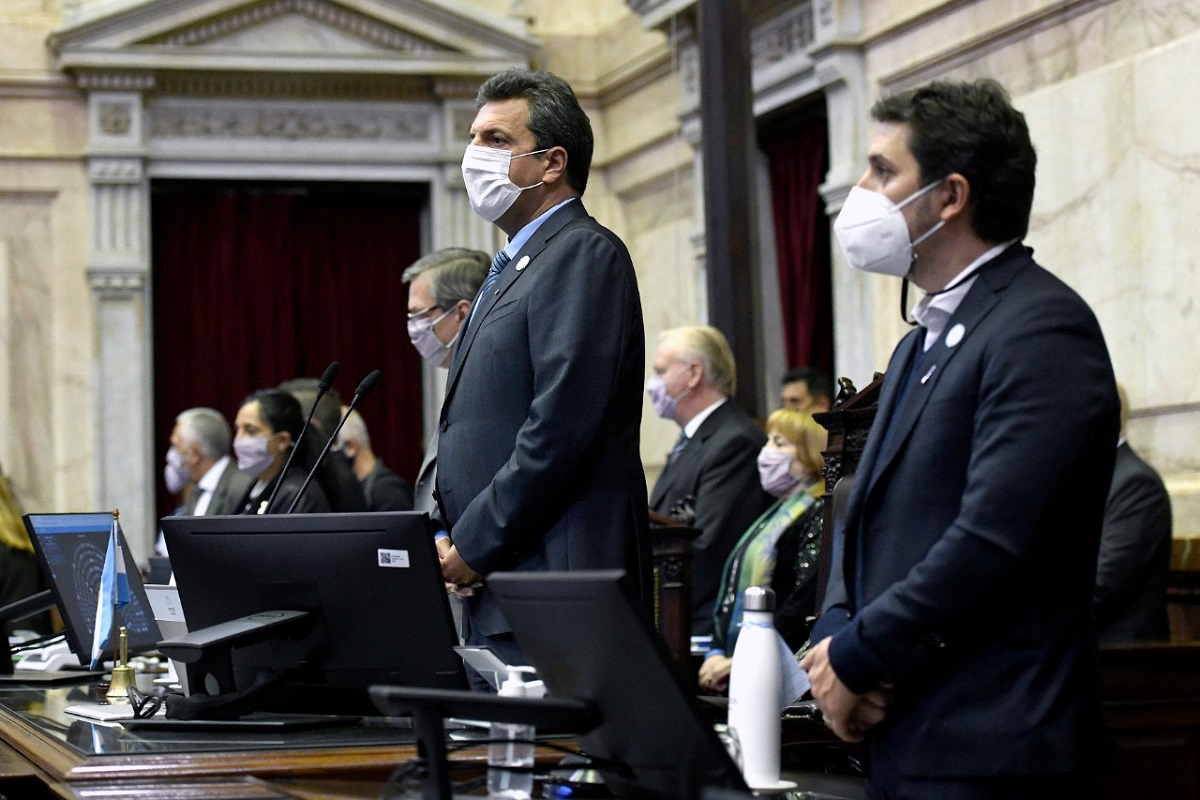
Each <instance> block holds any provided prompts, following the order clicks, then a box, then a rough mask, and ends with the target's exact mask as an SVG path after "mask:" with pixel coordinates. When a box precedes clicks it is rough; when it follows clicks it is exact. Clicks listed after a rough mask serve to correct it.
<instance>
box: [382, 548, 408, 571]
mask: <svg viewBox="0 0 1200 800" xmlns="http://www.w3.org/2000/svg"><path fill="white" fill-rule="evenodd" d="M379 566H381V567H404V568H407V567H408V551H407V550H384V549H383V548H380V549H379Z"/></svg>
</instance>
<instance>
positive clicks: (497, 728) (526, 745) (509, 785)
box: [488, 666, 535, 800]
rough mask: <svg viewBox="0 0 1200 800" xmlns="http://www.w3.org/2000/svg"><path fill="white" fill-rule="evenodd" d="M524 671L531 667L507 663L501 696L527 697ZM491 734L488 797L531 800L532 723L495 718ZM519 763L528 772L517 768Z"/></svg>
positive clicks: (530, 670)
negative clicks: (515, 722)
mask: <svg viewBox="0 0 1200 800" xmlns="http://www.w3.org/2000/svg"><path fill="white" fill-rule="evenodd" d="M522 672H533V668H532V667H513V666H509V667H508V678H507V679H506V680H505V681H504V683H503V684H501V686H500V696H501V697H524V696H525V681H524V680H523V679H522V678H521V673H522ZM490 731H491V734H490V736H489V737H488V738H489V739H490V740H491V742H492V743H491V744H489V745H488V797H491V798H503V800H530V798H531V797H533V772H532V769H533V748H534V744H533V737H534V733H535V731H534V728H533V726H532V725H513V724H510V723H507V722H493V723H492V725H491V729H490ZM509 767H520V768H523V769H525V770H530V771H528V772H517V771H514V770H512V769H508V768H509Z"/></svg>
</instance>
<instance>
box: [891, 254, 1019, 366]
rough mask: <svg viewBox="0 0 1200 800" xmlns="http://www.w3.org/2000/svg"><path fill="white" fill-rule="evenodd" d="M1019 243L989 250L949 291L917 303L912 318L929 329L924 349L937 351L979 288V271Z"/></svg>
mask: <svg viewBox="0 0 1200 800" xmlns="http://www.w3.org/2000/svg"><path fill="white" fill-rule="evenodd" d="M1017 241H1019V240H1018V239H1010V240H1009V241H1007V242H1002V243H1000V244H998V245H996V246H995V247H993V248H991V249H989V250H988V251H987V252H986V253H984V254H983V255H981V256H980V257H979V258H977V259H975V260H974V261H972V262H971V263H970V264H968V265H967V266H966V268H965V269H963V270H962V271H961V272H959V273H958V274H957V275H955V276H954V278H953V279H951V281H950V282H949V283H948V284H946V285H947V286H948V287H949V288H947V289H942V290H941V291H940V292H930V293H929V294H927V295H925V296H924V297H922V298H921V299H920V300H918V301H917V304H916V305H914V306H913V308H912V316H913V319H915V320H916V321H917V324H918V325H920V326H921V327H923V328H924V329H925V347H924V349H926V350H928V349H929V348H931V347H933V345H934V342H936V341H937V340H938V337H940V336H941V335H942V331H943V330H945V328H946V323H947V322H949V321H950V317H952V316H954V312H955V311H957V310H958V306H959V305H960V304H961V303H962V301H963V298H964V297H966V296H967V292H969V291H971V287H972V286H974V285H975V278H976V277H978V276H977V275H976V273H977V272H979V268H980V267H982V266H983V265H984V264H986V263H987V262H989V261H991V260H992V259H993V258H995V257H996V256H998V255H1000V254H1001V253H1003V252H1004V251H1005V250H1007V249H1008V247H1009V246H1010V245H1012V244H1013V243H1014V242H1017Z"/></svg>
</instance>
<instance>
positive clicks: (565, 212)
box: [442, 199, 588, 410]
mask: <svg viewBox="0 0 1200 800" xmlns="http://www.w3.org/2000/svg"><path fill="white" fill-rule="evenodd" d="M587 215H588V214H587V210H586V209H585V208H584V207H583V201H582V200H579V199H576V200H573V201H572V202H569V203H567V204H566V205H565V206H563V207H562V208H560V209H559V210H558V211H556V212H554V213H553V214H551V215H550V218H549V219H547V220H546V221H545V222H543V223H542V225H541V226H540V227H539V228H538V229H537V231H535V232H534V234H533V236H531V237H530V239H529V241H528V242H526V243H525V244H524V245H523V246H522V247H521V249H520V250H519V251H517V254H516V255H515V256H513V258H512V261H511V263H509V265H508V266H507V267H505V268H504V271H503V272H501V273H500V277H499V278H497V279H496V282H495V284H494V285H493V286H492V288H491V289H490V290H489V291H488V296H487V297H483V296H476V298H475V303H473V304H472V310H473V314H472V316H471V318H470V323H469V324H468V326H467V330H466V331H465V332H464V333H465V336H464V337H463V338H462V340H461V341H460V342H459V343H458V346H457V347H456V348H455V349H454V359H453V360H452V361H451V362H450V374H449V375H448V376H447V377H446V399H447V400H448V399H449V398H450V395H451V394H452V393H453V391H454V388H455V386H456V385H457V384H458V376H459V375H460V374H461V373H462V365H463V362H464V361H466V359H467V357H468V356H469V355H470V352H471V346H472V345H473V344H474V343H475V338H476V336H477V334H478V332H479V329H480V328H482V327H483V323H484V320H485V319H486V318H487V315H488V314H489V313H491V311H492V309H493V308H494V307H495V305H496V303H497V302H498V301H499V299H500V298H501V297H503V296H504V294H505V293H506V292H507V291H508V290H509V289H510V288H512V286H513V284H514V283H516V282H517V281H518V280H520V279H521V277H522V276H523V275H524V274H525V273H526V271H527V270H528V268H529V266H530V265H532V263H533V262H534V261H535V260H536V259H537V257H538V255H540V254H541V252H542V251H543V250H545V249H546V245H547V244H548V243H549V242H550V240H551V239H553V238H554V236H555V235H556V234H558V233H559V232H560V231H562V229H563V228H565V227H566V226H567V223H569V222H572V221H574V220H576V219H580V218H583V217H587ZM522 262H524V263H522ZM475 306H478V308H475ZM446 405H447V404H446V403H445V402H443V404H442V408H443V410H444V409H445V408H446Z"/></svg>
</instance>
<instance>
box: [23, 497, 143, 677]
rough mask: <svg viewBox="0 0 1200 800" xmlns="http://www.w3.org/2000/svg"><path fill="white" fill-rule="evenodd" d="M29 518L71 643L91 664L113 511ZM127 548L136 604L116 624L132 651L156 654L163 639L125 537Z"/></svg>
mask: <svg viewBox="0 0 1200 800" xmlns="http://www.w3.org/2000/svg"><path fill="white" fill-rule="evenodd" d="M24 520H25V529H26V530H28V531H29V538H30V540H31V541H32V542H33V549H34V551H35V552H36V553H37V557H38V561H39V562H40V563H41V565H42V571H43V574H45V576H46V579H47V581H48V582H49V584H50V590H51V591H52V592H53V594H54V602H55V603H56V604H57V605H58V608H59V610H60V611H61V612H62V618H63V624H64V625H65V626H66V631H65V633H66V638H67V644H68V645H70V647H71V652H73V653H74V654H75V655H77V656H78V657H79V661H80V663H82V664H84V665H85V666H86V665H87V664H88V663H89V662H90V661H91V658H92V638H93V635H94V633H95V630H96V601H97V600H98V599H99V594H100V576H101V574H102V573H103V572H104V556H105V554H106V553H107V552H108V538H109V536H110V535H111V534H112V525H113V516H112V513H111V512H99V513H85V514H26V515H25V516H24ZM121 550H122V552H123V553H124V556H125V572H126V574H127V575H128V577H129V590H130V601H129V603H127V604H126V605H124V606H122V607H121V608H120V609H118V610H117V612H116V615H117V616H116V622H117V626H118V627H119V626H121V625H124V626H125V628H126V631H127V636H128V640H129V652H130V653H142V652H145V651H147V650H153V649H154V648H155V647H156V646H157V645H158V641H159V639H161V638H162V637H161V636H160V634H159V630H158V625H157V624H156V623H155V622H154V614H153V612H152V611H151V610H150V603H149V601H148V600H147V599H146V590H145V589H144V588H143V587H142V579H141V575H140V574H139V573H138V568H137V564H136V563H135V562H134V560H133V554H132V553H130V552H129V543H128V542H126V541H125V535H124V533H122V534H121ZM111 638H112V639H116V638H117V637H115V636H114V637H111ZM114 644H115V642H109V646H108V647H107V648H106V649H105V651H104V653H105V655H104V658H105V659H112V657H113V645H114Z"/></svg>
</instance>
